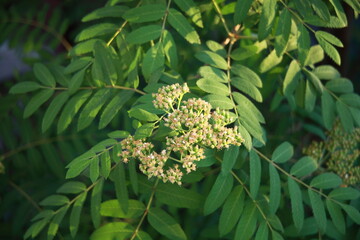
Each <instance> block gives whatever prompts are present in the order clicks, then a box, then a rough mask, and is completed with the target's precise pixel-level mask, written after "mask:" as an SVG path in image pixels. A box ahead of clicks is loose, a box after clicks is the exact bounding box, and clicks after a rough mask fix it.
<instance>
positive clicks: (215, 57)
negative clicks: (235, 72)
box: [195, 50, 228, 70]
mask: <svg viewBox="0 0 360 240" xmlns="http://www.w3.org/2000/svg"><path fill="white" fill-rule="evenodd" d="M195 57H196V58H197V59H199V60H200V61H201V62H203V63H206V64H209V65H210V66H213V67H215V68H219V69H223V70H227V69H228V64H227V62H226V61H225V59H224V58H223V57H222V56H220V55H219V54H217V53H214V52H210V51H206V50H205V51H201V52H198V53H196V54H195Z"/></svg>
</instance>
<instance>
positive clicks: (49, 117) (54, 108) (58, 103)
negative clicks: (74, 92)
mask: <svg viewBox="0 0 360 240" xmlns="http://www.w3.org/2000/svg"><path fill="white" fill-rule="evenodd" d="M68 99H69V93H68V92H62V93H60V94H59V95H57V96H56V97H55V98H54V99H53V100H52V101H51V103H50V105H49V107H48V109H47V110H46V112H45V115H44V118H43V120H42V125H41V128H42V131H43V132H45V131H46V130H47V129H49V127H50V126H51V124H52V123H53V122H54V120H55V118H56V116H57V115H58V113H59V112H60V109H61V108H62V106H63V105H64V104H65V102H66V101H67V100H68Z"/></svg>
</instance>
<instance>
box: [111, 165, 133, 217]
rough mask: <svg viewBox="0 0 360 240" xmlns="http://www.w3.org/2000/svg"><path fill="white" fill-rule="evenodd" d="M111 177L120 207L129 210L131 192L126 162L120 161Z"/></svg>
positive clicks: (125, 210)
mask: <svg viewBox="0 0 360 240" xmlns="http://www.w3.org/2000/svg"><path fill="white" fill-rule="evenodd" d="M110 177H111V180H112V181H113V182H114V186H115V194H116V198H117V200H118V201H119V204H120V207H121V208H122V210H123V211H124V212H127V211H128V207H129V193H128V189H127V186H126V175H125V169H124V164H123V163H122V162H119V163H118V165H117V166H116V168H115V169H114V170H113V172H112V174H111V176H110Z"/></svg>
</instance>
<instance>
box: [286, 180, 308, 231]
mask: <svg viewBox="0 0 360 240" xmlns="http://www.w3.org/2000/svg"><path fill="white" fill-rule="evenodd" d="M288 186H289V194H290V200H291V210H292V211H291V212H292V219H293V221H294V224H295V227H296V229H297V230H298V231H300V230H301V229H302V227H303V224H304V206H303V203H302V194H301V190H300V187H299V185H298V184H297V183H296V182H295V181H294V180H293V179H292V178H290V177H288Z"/></svg>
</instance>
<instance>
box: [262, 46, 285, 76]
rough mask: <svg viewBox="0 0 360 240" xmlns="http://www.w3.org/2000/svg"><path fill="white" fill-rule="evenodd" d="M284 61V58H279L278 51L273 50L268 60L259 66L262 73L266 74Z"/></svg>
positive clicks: (265, 59)
mask: <svg viewBox="0 0 360 240" xmlns="http://www.w3.org/2000/svg"><path fill="white" fill-rule="evenodd" d="M282 59H283V57H282V56H280V57H279V56H277V55H276V51H275V50H272V51H271V52H270V54H269V55H268V56H267V57H266V58H264V60H263V61H262V62H261V63H260V66H259V71H260V73H265V72H267V71H269V70H270V69H272V68H274V67H275V66H277V65H278V64H280V63H281V61H282Z"/></svg>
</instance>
